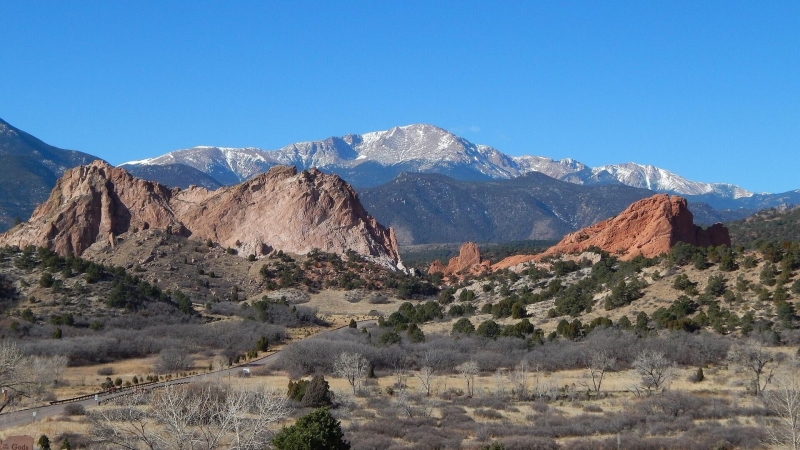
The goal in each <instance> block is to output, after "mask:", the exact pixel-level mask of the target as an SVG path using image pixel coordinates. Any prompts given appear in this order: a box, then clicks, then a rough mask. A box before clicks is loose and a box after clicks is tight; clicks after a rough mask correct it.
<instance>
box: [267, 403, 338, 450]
mask: <svg viewBox="0 0 800 450" xmlns="http://www.w3.org/2000/svg"><path fill="white" fill-rule="evenodd" d="M272 444H273V445H274V446H275V448H276V449H278V450H349V449H350V443H349V442H347V441H345V440H344V432H343V431H342V427H341V424H340V423H339V421H338V420H336V419H335V418H334V417H333V416H332V415H331V412H330V410H329V409H328V408H319V409H317V410H315V411H313V412H311V413H309V414H306V415H305V416H303V417H301V418H299V419H297V422H296V423H295V424H294V425H292V426H290V427H285V428H283V429H282V430H281V431H280V433H278V434H277V435H276V436H275V438H274V439H273V440H272Z"/></svg>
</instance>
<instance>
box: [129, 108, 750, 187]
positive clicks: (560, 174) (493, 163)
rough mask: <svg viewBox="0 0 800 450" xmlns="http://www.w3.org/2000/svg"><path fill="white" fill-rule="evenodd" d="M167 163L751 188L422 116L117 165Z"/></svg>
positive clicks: (241, 173)
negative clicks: (483, 133) (529, 148)
mask: <svg viewBox="0 0 800 450" xmlns="http://www.w3.org/2000/svg"><path fill="white" fill-rule="evenodd" d="M172 164H184V165H187V166H191V167H193V168H195V169H197V170H199V171H201V172H204V173H206V174H208V175H209V176H211V177H212V178H214V179H216V180H217V181H219V182H220V183H222V184H234V183H238V182H241V181H244V180H246V179H248V178H250V177H252V176H253V175H255V174H257V173H260V172H262V171H264V170H267V169H268V168H269V167H271V166H273V165H276V164H286V165H295V166H297V167H300V168H306V169H308V168H311V167H317V168H321V169H325V170H328V171H332V172H335V173H337V174H339V175H341V176H342V177H344V178H345V179H347V180H348V181H349V182H351V183H352V184H354V185H356V186H358V187H360V188H365V187H374V186H377V185H380V184H383V183H386V182H388V181H390V180H391V179H393V178H394V177H395V176H397V175H398V174H400V173H401V172H419V173H440V174H443V175H448V176H452V177H453V178H456V179H460V180H489V179H509V178H515V177H518V176H521V175H524V174H526V173H530V172H540V173H543V174H545V175H547V176H550V177H553V178H556V179H559V180H564V181H568V182H571V183H576V184H584V185H602V184H624V185H627V186H633V187H638V188H644V189H651V190H653V191H657V192H669V193H673V194H680V195H711V196H712V197H714V198H720V199H740V198H748V197H751V196H753V193H752V192H749V191H747V190H744V189H742V188H740V187H738V186H735V185H732V184H725V183H701V182H696V181H691V180H687V179H686V178H683V177H681V176H679V175H677V174H674V173H672V172H669V171H667V170H664V169H661V168H658V167H654V166H651V165H642V164H636V163H624V164H614V165H605V166H600V167H594V168H592V167H588V166H586V165H585V164H583V163H581V162H579V161H576V160H573V159H571V158H565V159H561V160H554V159H551V158H547V157H542V156H529V155H523V156H510V155H507V154H505V153H503V152H501V151H500V150H498V149H496V148H493V147H491V146H487V145H481V144H474V143H472V142H470V141H468V140H466V139H464V138H462V137H459V136H457V135H455V134H453V133H451V132H449V131H447V130H444V129H442V128H439V127H436V126H433V125H429V124H412V125H406V126H402V127H393V128H391V129H389V130H385V131H374V132H369V133H364V134H348V135H346V136H344V137H330V138H327V139H325V140H320V141H310V142H298V143H294V144H290V145H287V146H285V147H283V148H280V149H278V150H272V151H265V150H261V149H257V148H252V147H247V148H226V147H209V146H200V147H194V148H190V149H184V150H177V151H174V152H170V153H167V154H165V155H162V156H158V157H155V158H149V159H144V160H140V161H131V162H128V163H125V164H124V166H126V167H131V168H133V167H143V166H151V170H155V169H154V167H158V166H160V165H172ZM160 176H163V177H166V175H160ZM197 184H199V182H198V183H197ZM171 185H179V184H171Z"/></svg>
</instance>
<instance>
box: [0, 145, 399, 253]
mask: <svg viewBox="0 0 800 450" xmlns="http://www.w3.org/2000/svg"><path fill="white" fill-rule="evenodd" d="M147 228H169V229H170V230H171V232H172V233H180V234H184V235H187V236H189V235H191V236H192V237H193V238H197V239H201V240H206V239H211V240H212V241H214V242H217V243H219V244H220V245H222V246H224V247H233V248H237V249H238V250H239V254H240V255H243V256H246V255H248V254H256V255H259V254H263V253H266V252H268V251H270V250H271V249H280V250H283V251H286V252H291V253H299V254H303V253H307V252H309V251H311V250H312V249H315V248H316V249H320V250H323V251H326V252H332V253H343V252H345V251H346V250H354V251H356V252H358V253H360V254H362V255H365V256H371V257H373V258H375V259H377V260H379V261H382V262H386V263H390V264H392V265H396V264H397V263H399V262H400V257H399V254H398V251H397V243H396V241H395V238H394V233H393V231H392V229H391V228H389V229H387V228H384V227H383V226H381V225H380V224H378V222H377V221H376V220H375V219H374V218H373V217H372V216H370V215H369V214H367V213H366V211H365V210H364V208H363V207H362V206H361V203H360V202H359V201H358V196H357V195H356V193H355V192H354V191H353V189H352V188H351V187H350V185H348V184H347V183H345V182H344V181H343V180H342V179H341V178H339V177H338V176H336V175H326V174H323V173H322V172H320V171H318V170H315V169H312V170H310V171H307V172H302V173H298V172H297V170H296V169H295V168H294V167H285V166H276V167H273V168H272V169H270V170H269V171H268V172H266V173H264V174H261V175H259V176H257V177H255V178H253V179H251V180H249V181H246V182H244V183H241V184H238V185H236V186H231V187H225V188H221V189H219V190H216V191H208V190H206V189H204V188H198V187H191V188H189V189H187V190H184V191H181V190H179V189H172V190H169V189H167V188H166V187H164V186H162V185H160V184H158V183H154V182H149V181H144V180H140V179H137V178H134V177H132V176H131V175H130V174H128V173H127V172H126V171H125V170H124V169H119V168H114V167H111V166H110V165H108V164H106V163H105V162H102V161H95V162H93V163H92V164H91V165H88V166H81V167H77V168H75V169H72V170H69V171H67V172H66V173H65V174H64V176H63V177H62V178H61V179H60V180H59V181H58V182H57V183H56V187H55V188H54V189H53V191H52V193H51V195H50V198H49V199H48V200H47V202H45V203H43V204H42V205H40V206H39V207H38V208H37V209H36V211H35V212H34V213H33V216H31V220H30V221H29V222H27V223H25V224H23V225H22V226H19V227H15V228H14V229H12V230H10V231H9V232H7V233H5V234H3V235H2V236H0V243H4V244H7V245H19V246H26V245H36V246H43V247H48V248H51V249H53V250H55V251H56V252H58V253H60V254H66V253H68V252H73V253H75V254H77V255H80V254H82V253H83V252H84V251H85V250H86V249H87V248H88V247H89V246H91V245H93V244H94V243H95V242H98V241H105V240H107V241H108V242H110V243H111V244H112V245H113V242H114V239H115V238H116V237H117V236H119V235H120V234H122V233H126V232H128V231H135V230H137V229H139V230H144V229H147Z"/></svg>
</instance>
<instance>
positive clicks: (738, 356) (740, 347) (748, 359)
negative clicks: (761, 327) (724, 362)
mask: <svg viewBox="0 0 800 450" xmlns="http://www.w3.org/2000/svg"><path fill="white" fill-rule="evenodd" d="M728 359H730V360H731V362H733V363H734V364H735V365H736V366H738V367H739V368H740V369H742V370H744V371H747V372H751V373H752V375H753V393H754V394H755V395H756V396H759V395H761V394H762V393H763V392H764V390H766V389H767V385H769V382H770V381H771V380H772V372H773V370H774V368H770V369H769V370H767V364H769V363H771V362H772V361H773V357H772V354H771V353H770V352H769V351H768V350H767V349H766V347H765V346H764V344H763V343H761V342H760V341H756V340H755V339H748V340H747V341H745V342H743V343H737V344H736V345H734V346H733V347H731V350H730V352H729V353H728ZM762 383H763V384H762Z"/></svg>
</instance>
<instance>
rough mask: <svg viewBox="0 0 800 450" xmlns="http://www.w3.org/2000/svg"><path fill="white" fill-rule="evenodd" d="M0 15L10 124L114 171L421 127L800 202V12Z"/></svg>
mask: <svg viewBox="0 0 800 450" xmlns="http://www.w3.org/2000/svg"><path fill="white" fill-rule="evenodd" d="M228 3H231V4H228ZM0 11H2V14H1V15H0V85H1V86H2V100H0V117H2V118H3V119H5V120H7V121H8V122H10V123H11V124H13V125H15V126H17V127H19V128H21V129H23V130H25V131H28V132H30V133H32V134H33V135H35V136H37V137H39V138H41V139H43V140H44V141H45V142H48V143H50V144H53V145H56V146H59V147H63V148H71V149H76V150H81V151H85V152H88V153H92V154H94V155H98V156H100V157H102V158H105V159H107V160H109V161H110V162H112V163H115V164H118V163H121V162H124V161H127V160H132V159H140V158H144V157H151V156H156V155H159V154H163V153H166V152H168V151H171V150H175V149H179V148H186V147H191V146H195V145H219V146H254V147H260V148H264V149H276V148H279V147H281V146H284V145H286V144H289V143H291V142H295V141H302V140H313V139H323V138H326V137H328V136H332V135H333V136H341V135H344V134H347V133H361V132H367V131H374V130H382V129H387V128H390V127H392V126H395V125H406V124H410V123H418V122H425V123H432V124H435V125H438V126H441V127H444V128H446V129H449V130H451V131H453V132H456V133H457V134H460V135H462V136H464V137H465V138H467V139H469V140H471V141H473V142H476V143H482V144H487V145H492V146H494V147H497V148H498V149H500V150H501V151H504V152H506V153H509V154H512V155H520V154H534V155H543V156H549V157H553V158H563V157H572V158H575V159H578V160H580V161H583V162H585V163H587V164H589V165H601V164H608V163H620V162H627V161H636V162H639V163H646V164H655V165H658V166H660V167H664V168H666V169H668V170H672V171H674V172H677V173H679V174H681V175H683V176H686V177H688V178H691V179H695V180H699V181H713V182H731V183H736V184H739V185H741V186H743V187H745V188H747V189H751V190H755V191H771V192H782V191H787V190H791V189H798V188H800V177H798V176H797V173H798V163H800V26H798V24H800V2H797V1H796V0H794V1H769V2H756V1H752V2H746V1H721V2H698V1H686V2H679V1H663V2H643V1H632V2H607V1H598V2H589V1H582V2H570V1H519V2H512V1H507V2H472V1H448V2H437V3H435V4H434V3H433V2H429V1H427V2H422V1H420V2H415V1H403V2H400V1H396V2H395V1H377V2H376V1H363V2H362V1H348V2H304V1H292V2H267V1H260V2H247V1H240V2H145V1H141V2H133V1H97V2H77V1H76V2H46V1H22V2H19V1H0Z"/></svg>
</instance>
